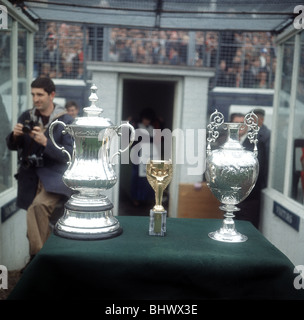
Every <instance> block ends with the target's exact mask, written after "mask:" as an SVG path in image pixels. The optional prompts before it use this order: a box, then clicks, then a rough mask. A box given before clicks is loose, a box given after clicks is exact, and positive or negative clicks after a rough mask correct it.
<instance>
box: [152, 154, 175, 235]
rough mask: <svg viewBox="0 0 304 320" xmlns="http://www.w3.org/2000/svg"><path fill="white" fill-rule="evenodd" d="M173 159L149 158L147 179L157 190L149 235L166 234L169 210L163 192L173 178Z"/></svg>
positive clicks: (155, 190)
mask: <svg viewBox="0 0 304 320" xmlns="http://www.w3.org/2000/svg"><path fill="white" fill-rule="evenodd" d="M172 173H173V168H172V161H171V160H149V161H148V163H147V179H148V181H149V183H150V185H151V187H152V188H153V190H154V192H155V205H154V207H153V208H152V209H151V210H150V225H149V235H151V236H165V235H166V231H167V229H166V218H167V211H166V210H165V208H164V207H163V205H162V201H163V193H164V190H165V189H166V188H167V186H168V184H169V183H170V181H171V180H172Z"/></svg>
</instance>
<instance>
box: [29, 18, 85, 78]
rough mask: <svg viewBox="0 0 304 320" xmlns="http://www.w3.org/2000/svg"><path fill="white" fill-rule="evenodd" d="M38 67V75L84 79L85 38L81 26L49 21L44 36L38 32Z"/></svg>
mask: <svg viewBox="0 0 304 320" xmlns="http://www.w3.org/2000/svg"><path fill="white" fill-rule="evenodd" d="M36 40H37V42H36V47H37V46H38V47H39V49H40V48H41V44H43V45H42V50H36V52H38V56H37V55H36V59H35V60H36V61H35V62H36V68H37V72H38V75H40V76H49V77H51V78H63V79H82V78H83V72H84V66H83V62H84V53H83V40H84V34H83V30H82V28H81V26H79V25H72V24H66V23H56V22H49V23H47V24H46V28H45V31H44V34H43V36H41V34H38V37H37V39H36Z"/></svg>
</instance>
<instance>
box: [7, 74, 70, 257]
mask: <svg viewBox="0 0 304 320" xmlns="http://www.w3.org/2000/svg"><path fill="white" fill-rule="evenodd" d="M55 91H56V88H55V85H54V83H53V81H52V80H51V79H49V78H45V77H43V78H42V77H41V78H37V79H36V80H34V81H33V82H32V84H31V93H32V97H33V105H34V107H33V108H32V109H31V110H27V111H25V112H23V113H22V114H21V116H20V117H19V119H18V123H17V124H16V125H15V127H14V129H13V132H11V133H10V134H9V135H8V136H7V138H6V142H7V146H8V148H9V149H10V150H17V152H18V164H19V168H18V173H17V174H16V178H17V180H18V195H17V205H18V207H20V208H22V209H25V210H27V237H28V239H29V245H30V256H31V258H33V256H34V255H35V254H36V253H38V251H39V250H40V249H41V248H42V246H43V244H44V242H45V241H46V239H47V237H48V235H49V218H50V216H51V215H52V213H53V211H54V209H55V208H56V206H58V204H59V203H62V201H63V200H64V199H65V198H66V197H69V196H70V195H71V190H70V189H69V188H68V187H67V186H65V185H64V183H63V181H62V176H63V173H64V172H65V170H66V169H67V161H68V159H67V157H66V155H65V154H63V153H62V152H61V151H60V150H58V149H57V148H56V147H55V146H54V145H53V143H52V141H51V140H50V137H49V130H48V128H49V125H50V124H51V122H53V121H54V120H56V119H58V120H60V121H63V122H65V123H67V124H68V123H72V122H73V118H72V117H71V116H69V115H68V114H67V113H66V110H65V108H64V107H61V106H59V105H56V104H54V102H53V100H54V97H55ZM54 138H55V140H56V142H57V144H58V145H60V146H63V147H64V148H65V149H66V150H68V151H69V152H70V153H72V149H73V141H72V138H71V136H70V135H68V134H67V135H63V134H62V127H61V128H60V126H57V127H55V129H54Z"/></svg>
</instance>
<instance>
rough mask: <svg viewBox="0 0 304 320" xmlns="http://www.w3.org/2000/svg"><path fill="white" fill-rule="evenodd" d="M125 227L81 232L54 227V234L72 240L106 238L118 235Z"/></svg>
mask: <svg viewBox="0 0 304 320" xmlns="http://www.w3.org/2000/svg"><path fill="white" fill-rule="evenodd" d="M122 232H123V229H122V228H121V227H119V228H118V229H116V230H115V231H112V232H106V233H88V232H86V233H85V232H84V233H79V232H70V231H63V230H60V228H55V229H54V234H55V235H57V236H59V237H62V238H66V239H71V240H105V239H111V238H115V237H118V236H120V235H121V234H122Z"/></svg>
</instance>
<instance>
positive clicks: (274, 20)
mask: <svg viewBox="0 0 304 320" xmlns="http://www.w3.org/2000/svg"><path fill="white" fill-rule="evenodd" d="M24 4H25V6H26V8H27V9H30V10H31V11H33V12H34V13H35V14H36V15H37V16H38V17H39V18H40V19H42V20H52V21H66V22H74V23H89V24H99V25H103V26H111V27H128V28H152V29H155V28H156V29H183V30H215V31H221V30H242V31H269V32H277V33H278V32H281V31H282V30H283V29H285V28H286V27H287V26H289V25H291V24H292V23H293V20H294V18H295V17H296V15H297V14H295V13H294V8H295V7H296V6H297V5H298V4H299V2H298V1H293V0H284V1H282V0H188V1H187V0H90V1H82V0H68V1H65V2H64V3H63V2H61V1H59V0H50V1H48V0H44V1H39V0H37V1H25V2H24Z"/></svg>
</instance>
